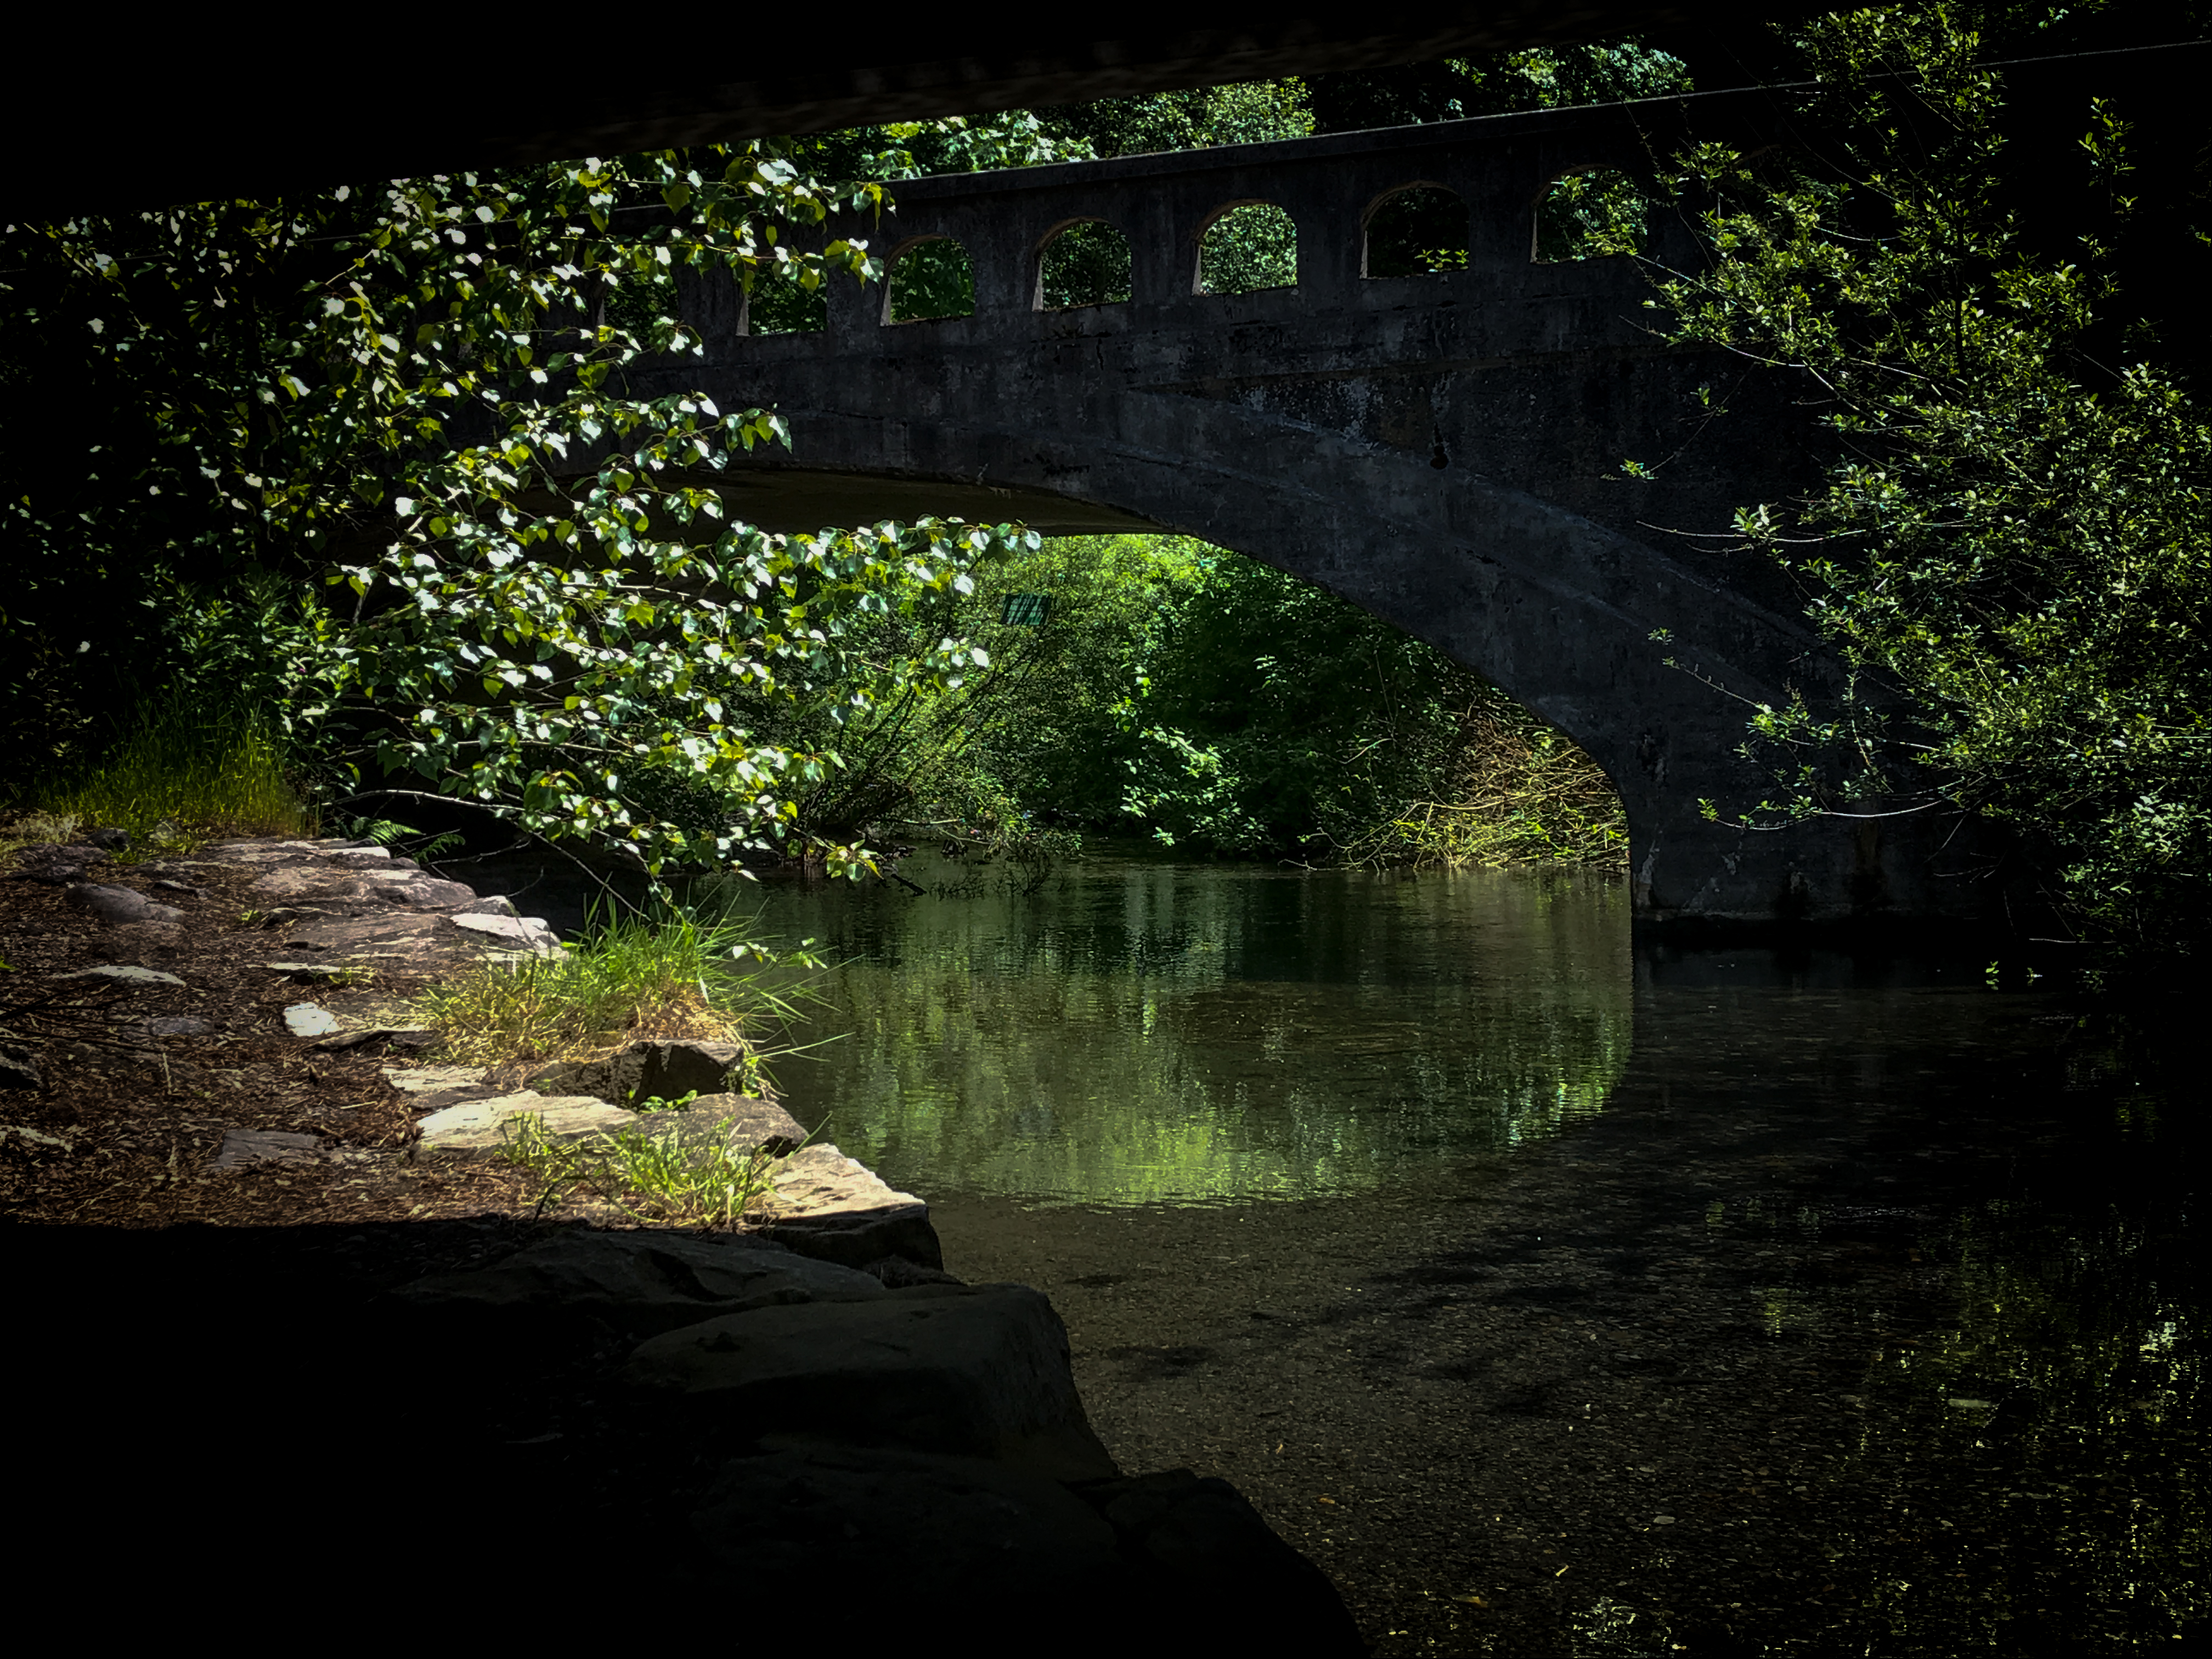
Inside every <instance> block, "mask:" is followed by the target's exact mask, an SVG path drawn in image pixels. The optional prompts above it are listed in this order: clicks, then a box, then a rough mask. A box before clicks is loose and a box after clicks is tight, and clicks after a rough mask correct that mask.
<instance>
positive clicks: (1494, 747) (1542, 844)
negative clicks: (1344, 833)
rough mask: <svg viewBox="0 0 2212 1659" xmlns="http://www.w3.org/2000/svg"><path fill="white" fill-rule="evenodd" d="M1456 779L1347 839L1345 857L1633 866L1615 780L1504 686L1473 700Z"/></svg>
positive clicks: (1452, 772)
mask: <svg viewBox="0 0 2212 1659" xmlns="http://www.w3.org/2000/svg"><path fill="white" fill-rule="evenodd" d="M1447 781H1448V782H1449V785H1450V787H1449V791H1448V792H1447V793H1448V794H1449V799H1442V800H1414V801H1409V802H1407V803H1406V804H1405V805H1403V806H1401V807H1400V809H1399V810H1398V811H1397V813H1396V814H1395V816H1394V817H1392V818H1391V819H1390V820H1389V821H1388V822H1386V823H1379V824H1376V826H1374V827H1373V828H1372V829H1370V830H1369V831H1368V832H1367V833H1366V834H1365V835H1364V836H1360V837H1359V838H1358V840H1357V841H1355V842H1352V844H1351V845H1350V846H1348V847H1346V848H1344V849H1343V853H1342V855H1341V856H1342V858H1343V860H1344V861H1345V862H1346V863H1347V864H1352V865H1370V866H1383V865H1394V864H1395V865H1403V864H1413V865H1422V864H1443V865H1451V866H1468V865H1477V866H1487V867H1489V868H1492V869H1496V868H1500V867H1503V866H1507V865H1515V864H1582V865H1589V866H1595V867H1597V868H1600V869H1612V870H1625V869H1626V867H1627V864H1628V820H1627V817H1626V814H1625V813H1624V812H1623V811H1621V806H1620V797H1619V796H1618V795H1616V794H1615V793H1613V783H1612V781H1611V780H1610V779H1608V778H1607V776H1606V775H1605V774H1604V772H1603V771H1601V769H1599V767H1598V765H1597V763H1596V762H1595V761H1593V760H1592V759H1590V757H1589V756H1588V755H1586V754H1584V753H1583V751H1582V750H1581V749H1579V748H1578V747H1577V746H1576V744H1574V743H1572V742H1571V741H1570V740H1569V739H1568V738H1565V737H1563V736H1562V735H1560V734H1559V732H1554V731H1553V730H1552V729H1551V728H1550V727H1549V726H1545V725H1544V724H1543V723H1542V722H1541V720H1537V719H1536V718H1535V716H1534V715H1532V714H1528V712H1527V711H1526V710H1525V709H1522V708H1517V707H1516V706H1514V705H1512V704H1510V703H1508V702H1506V701H1505V700H1504V696H1502V694H1497V693H1493V694H1492V695H1491V696H1489V697H1487V698H1486V699H1484V700H1482V701H1480V702H1476V703H1475V704H1474V706H1473V707H1471V708H1469V709H1468V712H1467V714H1466V716H1465V717H1464V720H1463V721H1462V728H1461V732H1460V734H1459V738H1458V744H1457V749H1456V753H1455V756H1454V757H1453V760H1452V763H1451V766H1450V769H1449V778H1448V780H1447Z"/></svg>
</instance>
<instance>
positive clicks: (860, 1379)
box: [622, 1285, 1119, 1480]
mask: <svg viewBox="0 0 2212 1659" xmlns="http://www.w3.org/2000/svg"><path fill="white" fill-rule="evenodd" d="M622 1375H623V1380H624V1381H626V1382H627V1383H629V1384H630V1385H631V1386H632V1387H634V1388H635V1389H638V1390H640V1391H641V1393H643V1394H645V1395H649V1396H659V1397H662V1398H678V1399H683V1400H686V1401H690V1402H691V1403H692V1404H693V1405H695V1406H702V1407H710V1408H711V1409H712V1411H713V1413H714V1415H715V1416H716V1417H717V1418H720V1419H724V1420H725V1421H738V1422H742V1423H745V1424H750V1425H758V1428H759V1429H760V1430H762V1431H775V1432H781V1433H789V1434H802V1435H809V1436H819V1437H825V1438H829V1439H836V1440H844V1441H852V1442H855V1443H863V1444H878V1445H884V1444H888V1445H896V1446H902V1447H906V1448H908V1449H914V1450H917V1451H927V1452H939V1453H945V1454H949V1455H956V1456H963V1457H987V1458H991V1459H994V1460H995V1461H997V1462H1001V1463H1004V1464H1006V1465H1007V1466H1008V1467H1009V1468H1017V1469H1022V1470H1025V1471H1027V1472H1028V1473H1030V1474H1039V1475H1042V1476H1045V1477H1046V1478H1048V1479H1049V1480H1100V1479H1110V1478H1112V1477H1113V1476H1115V1475H1116V1474H1119V1471H1118V1470H1116V1469H1115V1467H1114V1461H1113V1459H1112V1458H1111V1457H1109V1455H1107V1452H1106V1449H1105V1447H1104V1446H1103V1445H1102V1444H1100V1443H1099V1440H1098V1437H1097V1435H1096V1434H1094V1433H1092V1432H1091V1425H1090V1422H1089V1421H1088V1419H1086V1418H1085V1416H1084V1412H1083V1401H1082V1400H1081V1398H1080V1397H1079V1395H1077V1393H1076V1391H1075V1375H1074V1372H1073V1370H1071V1369H1070V1367H1069V1363H1068V1350H1067V1331H1066V1328H1065V1327H1064V1326H1062V1325H1061V1323H1060V1316H1059V1315H1058V1314H1057V1313H1054V1311H1053V1307H1052V1304H1051V1303H1049V1302H1048V1301H1047V1300H1046V1299H1045V1298H1044V1297H1043V1296H1042V1294H1041V1293H1040V1292H1038V1291H1034V1290H1031V1289H1030V1287H1029V1286H1028V1285H923V1286H920V1287H917V1288H915V1289H912V1290H902V1291H885V1292H884V1295H883V1296H881V1297H878V1298H875V1299H873V1300H870V1301H866V1302H855V1303H842V1304H821V1303H816V1304H803V1305H798V1306H790V1307H770V1308H761V1309H758V1310H755V1311H753V1312H750V1313H742V1314H733V1315H728V1316H723V1317H720V1318H716V1319H709V1320H707V1321H705V1322H702V1323H699V1324H696V1325H690V1326H686V1327H685V1328H683V1329H681V1330H674V1331H670V1332H669V1333H667V1334H665V1335H663V1336H657V1337H654V1338H653V1340H651V1341H649V1342H647V1343H645V1344H643V1345H642V1346H640V1347H639V1348H638V1350H637V1352H635V1353H634V1354H632V1355H631V1356H630V1358H629V1364H627V1365H626V1366H624V1367H623V1373H622Z"/></svg>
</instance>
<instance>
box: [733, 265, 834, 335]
mask: <svg viewBox="0 0 2212 1659" xmlns="http://www.w3.org/2000/svg"><path fill="white" fill-rule="evenodd" d="M828 327H829V289H828V287H827V286H826V285H824V284H821V283H817V285H816V286H814V287H812V288H808V287H806V286H805V285H804V284H803V283H801V282H800V281H799V278H798V276H796V275H795V274H793V272H792V271H787V270H779V269H776V268H774V267H771V268H769V270H764V271H760V272H757V273H756V274H755V276H754V277H753V286H752V291H751V292H750V294H748V295H746V296H745V308H744V332H745V333H747V334H819V333H821V332H823V331H824V330H825V329H827V328H828Z"/></svg>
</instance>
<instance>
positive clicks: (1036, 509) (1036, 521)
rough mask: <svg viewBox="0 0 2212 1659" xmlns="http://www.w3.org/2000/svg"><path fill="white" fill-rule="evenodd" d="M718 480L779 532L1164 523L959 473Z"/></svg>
mask: <svg viewBox="0 0 2212 1659" xmlns="http://www.w3.org/2000/svg"><path fill="white" fill-rule="evenodd" d="M702 482H703V481H702ZM714 485H715V488H716V489H718V490H719V492H720V495H721V496H722V499H723V500H724V501H726V502H728V503H729V507H730V511H731V513H732V514H733V515H734V516H736V517H737V518H739V519H742V520H744V522H745V523H747V524H750V525H757V526H759V527H760V528H761V529H763V530H767V531H772V532H777V533H779V534H796V533H805V532H812V531H817V530H820V529H822V528H823V526H826V525H854V524H880V523H882V522H883V521H884V520H886V519H890V520H896V521H897V522H899V523H901V524H911V523H913V522H914V521H915V520H916V519H922V518H936V519H965V520H968V522H969V523H970V524H1010V523H1019V524H1024V525H1027V526H1029V527H1030V529H1031V530H1034V531H1036V532H1037V533H1038V534H1039V535H1041V536H1114V535H1121V534H1127V533H1129V532H1139V533H1142V532H1153V533H1158V532H1159V530H1160V529H1161V526H1158V525H1156V524H1154V523H1152V521H1151V520H1147V519H1141V518H1139V517H1138V516H1137V515H1136V514H1134V513H1125V512H1122V511H1121V509H1119V508H1118V507H1108V506H1105V505H1103V504H1102V503H1099V502H1096V501H1076V500H1073V499H1072V498H1070V497H1068V496H1066V495H1054V494H1052V493H1051V492H1049V491H1047V490H1042V489H1026V488H1016V487H1014V486H1012V485H1000V484H973V483H959V482H957V480H954V479H951V478H915V477H884V476H883V475H882V474H879V473H870V472H832V471H823V470H821V469H819V468H816V467H803V466H778V467H749V468H746V469H745V470H744V471H739V472H735V473H725V474H723V475H722V476H721V477H718V478H716V479H715V480H714Z"/></svg>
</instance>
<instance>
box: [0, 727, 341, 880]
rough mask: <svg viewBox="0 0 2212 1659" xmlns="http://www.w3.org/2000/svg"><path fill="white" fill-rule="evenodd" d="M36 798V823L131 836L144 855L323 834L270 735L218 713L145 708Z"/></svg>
mask: <svg viewBox="0 0 2212 1659" xmlns="http://www.w3.org/2000/svg"><path fill="white" fill-rule="evenodd" d="M33 793H34V796H35V799H36V803H37V805H38V806H39V807H40V809H41V811H40V813H39V814H36V815H35V816H37V817H41V818H43V819H45V820H46V821H47V822H49V823H59V822H61V821H63V820H74V824H73V825H72V831H74V829H79V828H82V829H92V828H100V829H108V828H114V829H127V830H129V831H130V832H131V841H132V842H133V843H134V846H135V847H137V848H151V849H155V850H160V849H163V848H177V847H182V846H188V845H190V844H191V843H192V842H195V841H197V840H199V839H202V838H204V837H206V836H217V835H234V836H262V835H276V836H311V835H313V834H315V833H317V830H316V826H315V814H314V812H313V809H312V808H310V807H308V806H307V805H306V804H305V803H304V802H302V801H301V799H300V797H299V794H298V793H297V792H296V791H295V790H294V789H293V787H292V785H291V783H290V781H289V779H288V778H287V777H286V775H285V769H284V764H283V756H282V754H281V753H280V752H279V751H278V749H277V746H276V743H275V741H274V740H273V739H272V738H270V735H269V733H268V732H267V731H266V730H265V729H264V727H263V726H260V725H259V724H258V722H256V721H254V720H252V719H250V718H248V717H246V716H245V715H243V714H237V713H234V712H229V711H224V710H220V709H218V710H214V711H207V710H194V709H191V708H181V707H178V708H158V709H149V710H148V711H146V712H145V713H143V714H142V715H141V716H140V719H139V721H138V724H137V726H136V727H135V728H134V729H133V730H132V731H131V733H130V734H129V735H128V736H126V737H125V738H123V739H122V740H121V741H120V742H118V744H116V745H115V746H114V747H113V748H112V749H111V750H108V752H107V753H106V755H104V756H102V757H100V760H99V761H97V762H95V763H93V764H91V765H89V766H88V767H86V768H84V769H82V770H81V771H78V772H75V773H70V774H67V775H64V776H62V777H59V778H57V779H53V780H52V781H49V782H47V783H46V784H45V785H43V786H41V787H37V788H36V789H35V790H34V792H33ZM15 833H18V834H20V829H19V830H18V831H16V832H15ZM55 839H61V837H59V836H57V837H55Z"/></svg>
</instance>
